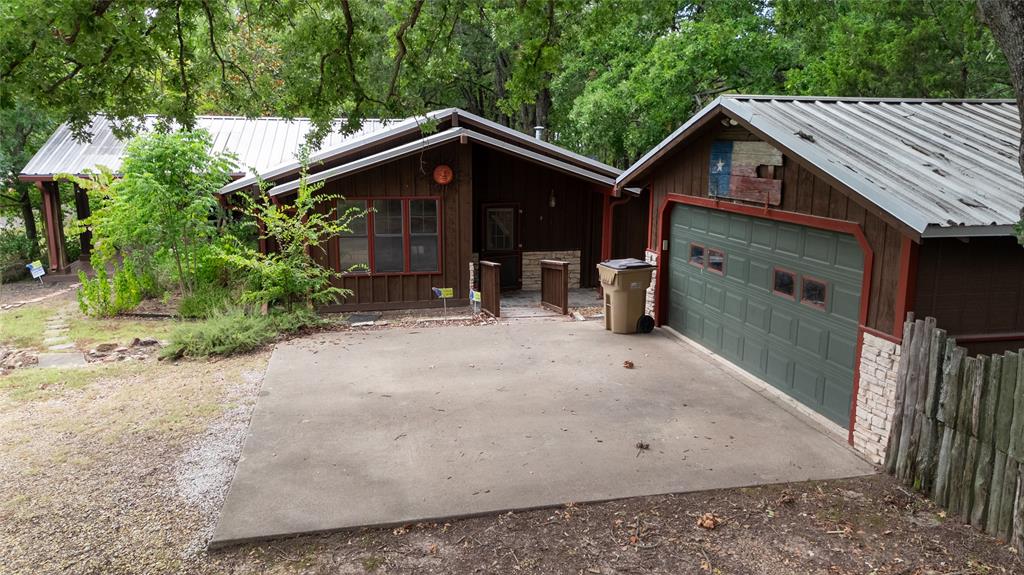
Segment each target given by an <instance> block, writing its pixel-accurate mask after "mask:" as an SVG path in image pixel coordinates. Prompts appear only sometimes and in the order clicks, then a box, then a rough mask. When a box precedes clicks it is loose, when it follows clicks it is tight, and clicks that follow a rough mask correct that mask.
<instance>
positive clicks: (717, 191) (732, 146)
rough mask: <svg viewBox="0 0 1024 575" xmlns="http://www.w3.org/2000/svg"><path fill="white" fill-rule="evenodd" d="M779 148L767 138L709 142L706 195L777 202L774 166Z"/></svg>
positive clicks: (778, 189) (779, 194) (778, 186)
mask: <svg viewBox="0 0 1024 575" xmlns="http://www.w3.org/2000/svg"><path fill="white" fill-rule="evenodd" d="M781 165H782V152H780V151H778V150H776V149H775V148H773V147H772V146H771V144H768V143H767V142H743V141H734V140H715V141H714V142H713V143H712V144H711V165H710V168H711V169H710V174H709V178H708V195H709V196H711V197H713V198H715V197H717V198H729V199H733V200H743V201H747V202H757V203H759V204H767V205H772V206H777V205H779V204H780V203H781V202H782V180H777V179H775V177H774V176H775V175H776V174H775V172H776V170H775V166H781Z"/></svg>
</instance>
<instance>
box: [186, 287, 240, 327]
mask: <svg viewBox="0 0 1024 575" xmlns="http://www.w3.org/2000/svg"><path fill="white" fill-rule="evenodd" d="M233 300H234V293H233V292H232V290H231V288H229V287H227V286H223V285H220V284H217V283H200V284H199V285H198V286H197V287H196V291H194V292H192V293H191V294H189V295H186V296H184V297H182V298H181V302H180V303H179V304H178V313H179V314H180V315H181V316H182V317H186V318H189V319H207V318H211V317H213V316H214V315H216V314H217V313H218V312H222V311H224V310H225V309H227V308H229V307H231V304H232V302H233Z"/></svg>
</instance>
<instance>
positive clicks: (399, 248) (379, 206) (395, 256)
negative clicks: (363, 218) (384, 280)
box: [373, 200, 405, 272]
mask: <svg viewBox="0 0 1024 575" xmlns="http://www.w3.org/2000/svg"><path fill="white" fill-rule="evenodd" d="M373 207H374V209H375V210H376V211H375V212H374V213H373V271H375V272H403V271H405V241H404V240H403V238H402V219H403V218H402V200H375V201H374V202H373Z"/></svg>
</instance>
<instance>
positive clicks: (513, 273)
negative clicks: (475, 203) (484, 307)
mask: <svg viewBox="0 0 1024 575" xmlns="http://www.w3.org/2000/svg"><path fill="white" fill-rule="evenodd" d="M483 212H484V213H483V219H484V226H483V232H484V237H483V250H482V251H481V252H480V259H481V260H487V261H492V262H494V263H498V264H501V288H502V289H519V288H520V287H522V285H523V280H522V264H523V257H522V244H521V243H520V242H519V205H518V204H487V205H484V206H483Z"/></svg>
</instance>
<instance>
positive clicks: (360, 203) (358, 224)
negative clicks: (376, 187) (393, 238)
mask: <svg viewBox="0 0 1024 575" xmlns="http://www.w3.org/2000/svg"><path fill="white" fill-rule="evenodd" d="M353 208H354V209H355V210H359V211H358V212H354V213H360V212H362V211H363V210H365V209H366V200H338V214H337V215H338V218H339V219H341V218H342V217H344V216H345V214H346V213H348V211H349V210H350V209H353ZM366 217H367V216H362V217H358V218H354V219H352V220H351V221H350V222H349V224H348V227H349V229H350V230H352V234H351V235H353V236H365V235H366ZM343 269H344V268H343Z"/></svg>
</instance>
